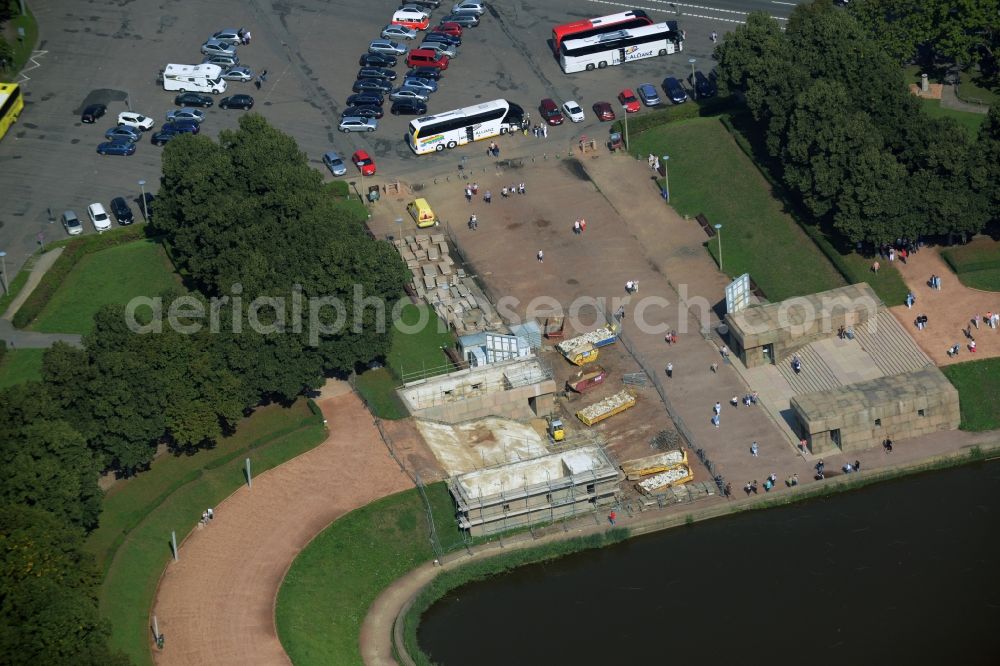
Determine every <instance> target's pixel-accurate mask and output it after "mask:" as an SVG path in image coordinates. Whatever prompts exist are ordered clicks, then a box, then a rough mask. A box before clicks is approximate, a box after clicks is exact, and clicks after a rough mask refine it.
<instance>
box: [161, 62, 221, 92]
mask: <svg viewBox="0 0 1000 666" xmlns="http://www.w3.org/2000/svg"><path fill="white" fill-rule="evenodd" d="M163 89H164V90H179V91H180V92H188V91H192V92H210V93H215V94H216V95H218V94H220V93H224V92H226V80H225V79H223V78H222V68H221V67H219V66H218V65H208V64H203V65H167V66H166V67H165V68H164V69H163Z"/></svg>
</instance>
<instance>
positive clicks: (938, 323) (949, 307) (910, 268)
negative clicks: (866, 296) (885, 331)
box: [888, 247, 1000, 366]
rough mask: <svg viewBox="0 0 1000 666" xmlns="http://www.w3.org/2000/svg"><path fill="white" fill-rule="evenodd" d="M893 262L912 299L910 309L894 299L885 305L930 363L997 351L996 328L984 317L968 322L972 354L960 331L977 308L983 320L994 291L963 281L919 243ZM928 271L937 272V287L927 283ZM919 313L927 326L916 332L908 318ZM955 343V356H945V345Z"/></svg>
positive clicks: (999, 304) (996, 305)
mask: <svg viewBox="0 0 1000 666" xmlns="http://www.w3.org/2000/svg"><path fill="white" fill-rule="evenodd" d="M895 263H896V268H897V269H899V272H900V274H901V275H902V276H903V280H905V281H906V286H908V287H909V288H910V291H911V292H913V295H914V296H915V297H916V299H917V302H916V304H914V306H913V307H912V308H907V307H906V305H897V304H895V303H889V304H888V305H891V306H893V307H892V308H890V310H891V311H892V313H893V314H894V315H895V316H896V319H898V320H899V322H900V323H901V324H903V326H905V327H906V329H907V330H908V331H909V332H910V335H912V336H913V339H914V340H916V341H917V344H918V345H920V348H921V349H923V350H924V352H925V353H926V354H927V355H928V356H930V357H931V359H933V361H934V363H936V364H937V365H939V366H940V365H949V364H951V363H961V362H962V361H974V360H976V359H980V358H992V357H995V356H1000V328H996V329H990V328H989V326H987V325H986V324H985V322H981V323H980V324H979V330H976V328H975V327H974V326H973V328H972V335H973V337H975V339H976V353H975V354H972V353H969V339H968V338H966V337H965V334H964V333H963V332H962V331H963V329H965V328H966V327H967V326H969V325H970V320H971V319H972V317H973V316H974V315H976V314H977V313H978V314H979V316H980V317H982V318H983V319H985V317H986V313H987V312H991V311H992V312H998V311H1000V293H997V292H992V291H979V290H978V289H971V288H969V287H966V286H965V285H963V284H962V283H961V282H959V280H958V276H956V275H955V274H954V273H952V271H951V268H949V267H948V264H947V263H945V261H944V259H942V258H941V255H940V254H939V253H938V249H937V248H932V247H927V248H924V249H922V250H921V251H920V252H918V253H917V254H915V255H910V257H909V258H908V259H907V260H906V263H905V264H904V263H901V262H900V261H899V260H898V259H897V260H896V262H895ZM931 275H937V276H940V278H941V289H931V288H930V287H929V286H927V281H928V280H929V279H930V276H931ZM922 314H923V315H927V319H928V321H927V327H926V328H925V329H924V330H922V331H919V330H917V327H916V326H915V325H914V323H913V321H914V320H915V319H916V318H917V316H918V315H922ZM956 344H957V345H961V351H960V352H959V353H958V356H954V357H949V356H948V348H949V347H951V346H952V345H956Z"/></svg>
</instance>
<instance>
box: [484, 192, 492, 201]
mask: <svg viewBox="0 0 1000 666" xmlns="http://www.w3.org/2000/svg"><path fill="white" fill-rule="evenodd" d="M483 201H485V202H486V203H493V193H492V192H490V191H489V190H486V192H485V193H484V194H483Z"/></svg>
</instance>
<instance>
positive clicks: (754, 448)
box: [750, 442, 760, 458]
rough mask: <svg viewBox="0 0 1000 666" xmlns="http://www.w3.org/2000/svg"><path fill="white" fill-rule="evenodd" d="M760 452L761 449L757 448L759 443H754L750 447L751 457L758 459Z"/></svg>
mask: <svg viewBox="0 0 1000 666" xmlns="http://www.w3.org/2000/svg"><path fill="white" fill-rule="evenodd" d="M759 452H760V447H758V446H757V442H754V443H753V444H751V445H750V455H751V456H753V457H754V458H756V457H758V454H759Z"/></svg>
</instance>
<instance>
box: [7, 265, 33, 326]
mask: <svg viewBox="0 0 1000 666" xmlns="http://www.w3.org/2000/svg"><path fill="white" fill-rule="evenodd" d="M36 256H37V255H34V254H33V255H31V257H29V258H28V260H27V261H26V262H25V263H24V266H22V267H21V270H20V272H19V273H18V274H17V275H15V276H14V279H13V280H11V281H10V284H9V285H8V289H7V293H6V294H4V295H3V296H0V315H2V314H4V313H5V312H7V308H8V307H10V304H11V302H12V301H13V300H14V299H15V298H17V295H18V294H20V293H21V290H22V289H24V285H25V284H26V283H27V282H28V274H29V273H30V272H31V266H32V264H34V263H35V257H36Z"/></svg>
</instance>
